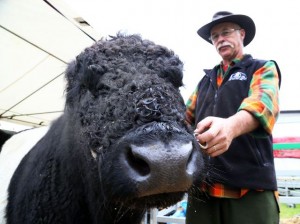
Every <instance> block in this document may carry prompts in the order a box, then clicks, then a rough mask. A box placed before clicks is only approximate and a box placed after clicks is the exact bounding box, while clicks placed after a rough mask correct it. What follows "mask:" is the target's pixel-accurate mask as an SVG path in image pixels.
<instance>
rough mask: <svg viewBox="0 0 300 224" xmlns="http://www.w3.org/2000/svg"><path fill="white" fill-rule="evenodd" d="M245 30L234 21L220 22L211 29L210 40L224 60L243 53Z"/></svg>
mask: <svg viewBox="0 0 300 224" xmlns="http://www.w3.org/2000/svg"><path fill="white" fill-rule="evenodd" d="M244 38H245V30H243V29H241V28H240V27H239V26H238V25H237V24H235V23H229V22H225V23H220V24H217V25H215V26H214V27H213V28H212V29H211V41H212V43H213V45H214V46H215V48H216V50H217V51H218V53H219V54H220V56H221V57H222V58H223V59H224V60H232V59H234V58H236V57H241V56H242V55H243V41H244Z"/></svg>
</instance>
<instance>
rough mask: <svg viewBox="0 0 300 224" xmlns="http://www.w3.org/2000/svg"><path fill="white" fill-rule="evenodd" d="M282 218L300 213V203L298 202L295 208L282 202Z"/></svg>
mask: <svg viewBox="0 0 300 224" xmlns="http://www.w3.org/2000/svg"><path fill="white" fill-rule="evenodd" d="M279 206H280V218H281V219H289V218H292V217H294V216H295V215H300V204H296V207H295V208H292V207H289V206H288V205H287V204H283V203H280V205H279Z"/></svg>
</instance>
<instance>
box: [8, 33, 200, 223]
mask: <svg viewBox="0 0 300 224" xmlns="http://www.w3.org/2000/svg"><path fill="white" fill-rule="evenodd" d="M182 67H183V66H182V63H181V61H180V60H179V59H178V57H177V56H176V55H174V53H173V52H172V51H170V50H168V49H166V48H165V47H162V46H159V45H156V44H154V43H153V42H151V41H148V40H142V39H141V38H140V37H139V36H136V35H132V36H124V35H121V34H118V35H117V36H116V37H112V38H111V39H109V40H100V41H98V42H97V43H96V44H94V45H93V46H91V47H89V48H87V49H85V51H84V52H82V53H81V54H80V55H79V56H77V58H76V60H74V61H73V62H71V63H70V64H69V66H68V68H67V70H66V79H67V81H68V84H67V89H66V90H67V94H66V106H65V111H64V114H63V115H62V116H61V117H60V118H59V119H57V120H56V121H55V122H54V123H53V124H52V125H51V128H50V130H49V131H48V132H47V134H46V135H45V136H44V137H43V138H42V139H41V140H40V141H39V142H38V143H37V144H36V145H35V146H34V147H33V148H32V149H31V151H30V152H29V153H28V154H27V155H26V156H25V157H24V159H23V160H22V161H21V163H20V165H19V166H18V168H17V170H16V172H15V173H14V175H13V178H12V180H11V183H10V186H9V197H8V205H7V210H6V211H7V223H30V224H32V223H72V224H75V223H81V224H82V223H103V224H110V223H120V224H125V223H130V224H134V223H140V222H141V220H142V217H143V215H144V213H145V211H146V210H147V209H148V208H152V207H165V206H169V205H171V204H174V203H176V202H178V201H179V200H180V199H181V198H182V196H183V195H184V193H185V192H187V191H188V190H190V189H192V188H197V187H199V186H200V183H201V181H202V178H203V173H205V172H204V164H203V163H204V162H203V157H202V154H201V151H200V150H199V148H198V144H197V142H196V141H195V139H194V137H193V135H192V131H191V129H190V127H188V125H187V124H186V123H185V121H184V111H185V105H184V102H183V99H182V97H181V95H180V91H179V87H180V86H182Z"/></svg>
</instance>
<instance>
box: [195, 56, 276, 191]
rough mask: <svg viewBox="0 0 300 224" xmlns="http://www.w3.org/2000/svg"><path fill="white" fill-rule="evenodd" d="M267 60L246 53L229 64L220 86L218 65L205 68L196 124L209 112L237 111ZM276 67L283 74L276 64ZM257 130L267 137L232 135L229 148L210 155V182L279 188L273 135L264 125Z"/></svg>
mask: <svg viewBox="0 0 300 224" xmlns="http://www.w3.org/2000/svg"><path fill="white" fill-rule="evenodd" d="M266 62H267V61H263V60H256V59H253V58H252V57H251V55H245V56H244V58H243V59H242V61H240V62H238V63H237V64H235V65H234V66H233V67H231V68H230V71H229V73H228V74H227V76H226V77H225V79H224V80H223V82H222V85H221V86H220V87H219V88H218V87H217V81H216V78H217V70H218V67H217V66H216V67H215V68H213V69H212V70H205V73H206V74H205V76H204V77H203V79H202V80H201V81H200V82H199V84H198V89H199V92H198V96H197V103H196V110H195V111H196V114H195V124H197V123H198V122H199V121H201V120H202V119H204V118H205V117H207V116H216V117H221V118H227V117H230V116H232V115H234V114H235V113H236V112H237V110H238V108H239V107H240V105H241V102H242V101H243V99H244V98H246V97H248V94H249V93H248V92H249V88H250V82H251V79H252V76H253V73H254V72H255V71H256V70H258V69H259V68H260V67H262V66H263V65H264V64H265V63H266ZM274 63H275V64H276V62H275V61H274ZM276 67H277V71H278V73H279V77H280V70H279V68H278V66H277V64H276ZM255 131H256V132H257V131H260V132H263V133H264V136H265V137H260V138H259V137H254V136H253V135H252V133H248V134H244V135H241V136H239V137H237V138H235V139H233V141H232V143H231V145H230V147H229V149H228V151H227V152H225V153H224V154H222V155H220V156H217V157H214V158H211V157H209V158H207V162H208V163H209V167H210V171H209V172H208V180H207V181H208V182H212V183H214V182H217V183H223V184H225V185H227V186H232V187H239V188H248V189H265V190H276V189H277V184H276V176H275V168H274V157H273V144H272V135H269V134H268V133H267V132H266V131H265V130H264V129H263V128H262V127H260V128H258V130H255Z"/></svg>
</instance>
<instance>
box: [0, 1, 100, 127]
mask: <svg viewBox="0 0 300 224" xmlns="http://www.w3.org/2000/svg"><path fill="white" fill-rule="evenodd" d="M97 39H100V35H99V34H97V33H96V32H95V31H94V30H93V29H92V27H90V26H89V24H87V23H86V22H85V21H84V20H83V19H82V18H80V17H79V16H78V15H76V13H74V12H72V11H71V9H70V8H68V7H67V6H66V5H63V2H62V1H59V0H54V1H52V0H51V1H42V0H2V1H0V48H1V50H0V63H1V75H0V122H1V123H0V129H1V128H3V125H4V124H5V121H9V122H14V123H18V124H22V125H26V126H41V125H48V124H49V123H50V122H51V121H53V120H54V119H55V118H57V117H58V116H59V115H60V114H61V112H62V111H63V107H64V89H65V81H64V71H65V69H66V65H67V63H68V62H70V61H71V60H73V59H74V58H75V56H76V55H77V54H79V53H80V52H81V51H82V50H83V49H84V48H85V47H88V46H90V45H91V44H93V42H94V41H95V40H97Z"/></svg>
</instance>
